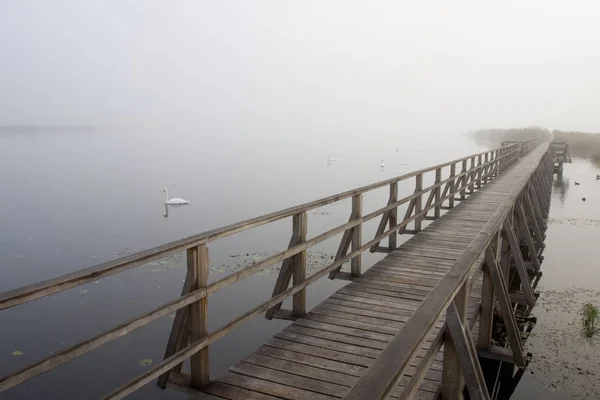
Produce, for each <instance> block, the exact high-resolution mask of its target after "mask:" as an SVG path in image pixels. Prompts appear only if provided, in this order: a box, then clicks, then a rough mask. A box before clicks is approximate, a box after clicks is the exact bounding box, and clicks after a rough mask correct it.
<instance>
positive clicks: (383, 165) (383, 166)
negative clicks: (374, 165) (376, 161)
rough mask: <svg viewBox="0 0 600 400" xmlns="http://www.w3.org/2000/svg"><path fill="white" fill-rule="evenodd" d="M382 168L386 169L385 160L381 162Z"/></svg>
mask: <svg viewBox="0 0 600 400" xmlns="http://www.w3.org/2000/svg"><path fill="white" fill-rule="evenodd" d="M381 168H385V164H384V163H383V160H381Z"/></svg>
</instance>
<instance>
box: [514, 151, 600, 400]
mask: <svg viewBox="0 0 600 400" xmlns="http://www.w3.org/2000/svg"><path fill="white" fill-rule="evenodd" d="M597 173H598V169H597V168H596V167H595V166H594V165H593V164H592V163H590V162H588V161H585V160H581V159H574V160H573V164H565V167H564V174H563V179H562V181H558V180H557V179H555V182H554V188H553V192H552V203H551V208H550V215H549V223H548V230H547V232H546V234H547V236H546V249H545V251H544V257H545V258H544V262H543V264H542V271H543V273H544V274H543V277H542V279H541V281H540V285H539V289H540V290H541V295H540V298H539V300H538V303H537V304H536V307H535V308H534V309H533V315H534V316H536V317H537V318H538V322H537V325H536V327H535V328H534V330H533V332H532V334H531V336H530V337H529V339H528V342H527V346H526V350H527V351H530V352H531V353H533V359H532V362H531V364H530V365H529V368H528V372H527V373H526V375H525V376H524V378H523V379H522V381H521V384H520V385H519V386H518V387H517V390H516V391H515V394H514V396H513V397H512V399H529V398H531V395H532V393H538V394H539V395H540V396H541V397H544V398H552V399H571V398H577V399H597V398H600V374H598V360H599V359H600V342H598V341H597V340H592V341H590V340H587V339H584V338H583V337H582V334H581V331H580V310H581V308H582V306H583V305H584V304H585V303H586V302H592V303H593V304H595V305H597V306H599V305H600V272H599V270H598V259H599V258H598V256H600V246H598V240H597V238H598V237H600V181H596V174H597ZM575 182H578V183H579V185H575ZM584 197H585V198H586V201H583V200H582V198H584Z"/></svg>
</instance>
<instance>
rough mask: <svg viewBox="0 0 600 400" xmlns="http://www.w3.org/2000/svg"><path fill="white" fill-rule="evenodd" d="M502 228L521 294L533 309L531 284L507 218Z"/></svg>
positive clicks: (533, 299) (517, 242)
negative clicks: (518, 280) (521, 290)
mask: <svg viewBox="0 0 600 400" xmlns="http://www.w3.org/2000/svg"><path fill="white" fill-rule="evenodd" d="M503 228H504V229H503V233H504V234H505V237H507V238H508V243H509V247H510V252H511V254H512V257H513V259H514V261H515V263H516V266H515V267H516V268H517V273H518V274H519V278H521V287H522V289H523V293H524V294H525V298H526V299H527V303H528V304H529V306H530V307H533V306H534V305H535V298H534V296H533V290H532V289H531V282H530V281H529V275H528V274H527V269H526V268H525V262H524V261H523V257H522V255H521V249H520V248H519V241H518V240H517V236H516V235H515V231H514V229H513V227H512V224H511V223H510V220H509V219H508V218H507V219H505V220H504V224H503Z"/></svg>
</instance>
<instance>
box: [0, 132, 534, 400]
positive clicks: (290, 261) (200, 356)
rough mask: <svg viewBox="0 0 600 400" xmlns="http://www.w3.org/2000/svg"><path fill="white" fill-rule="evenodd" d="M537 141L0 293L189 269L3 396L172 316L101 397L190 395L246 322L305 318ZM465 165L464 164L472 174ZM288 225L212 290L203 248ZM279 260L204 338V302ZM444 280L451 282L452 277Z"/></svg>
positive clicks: (1, 300)
mask: <svg viewBox="0 0 600 400" xmlns="http://www.w3.org/2000/svg"><path fill="white" fill-rule="evenodd" d="M540 141H541V140H540V139H532V140H530V141H526V142H519V143H513V144H510V145H508V146H504V147H501V148H498V149H495V150H491V151H486V152H482V153H478V154H473V155H471V156H468V157H464V158H461V159H458V160H454V161H450V162H447V163H443V164H439V165H436V166H434V167H430V168H426V169H422V170H419V171H415V172H411V173H408V174H405V175H402V176H398V177H395V178H391V179H387V180H384V181H381V182H377V183H374V184H371V185H367V186H363V187H360V188H357V189H353V190H349V191H346V192H343V193H339V194H336V195H332V196H329V197H325V198H322V199H319V200H315V201H312V202H309V203H306V204H302V205H298V206H295V207H291V208H287V209H284V210H281V211H277V212H274V213H271V214H267V215H263V216H260V217H256V218H252V219H249V220H246V221H242V222H238V223H235V224H232V225H228V226H225V227H221V228H218V229H214V230H211V231H208V232H204V233H201V234H198V235H195V236H190V237H188V238H185V239H181V240H178V241H175V242H171V243H167V244H164V245H162V246H158V247H155V248H152V249H149V250H146V251H142V252H139V253H136V254H132V255H130V256H127V257H123V258H119V259H116V260H114V261H109V262H106V263H103V264H100V265H97V266H94V267H91V268H87V269H82V270H80V271H77V272H74V273H70V274H66V275H63V276H60V277H57V278H54V279H50V280H46V281H43V282H39V283H36V284H33V285H29V286H25V287H22V288H18V289H15V290H11V291H8V292H5V293H2V294H0V311H1V310H3V309H7V308H10V307H15V306H18V305H20V304H23V303H26V302H29V301H32V300H36V299H40V298H43V297H45V296H49V295H52V294H55V293H59V292H62V291H64V290H68V289H71V288H74V287H77V286H80V285H84V284H87V283H90V282H92V281H96V280H98V279H101V278H106V277H108V276H111V275H114V274H117V273H121V272H123V271H127V270H129V269H132V268H135V267H138V266H140V265H144V264H147V263H149V262H152V261H156V260H159V259H161V258H164V257H167V256H169V255H171V254H174V253H177V252H181V251H186V252H187V266H188V270H187V275H186V279H185V283H184V286H183V290H182V294H181V297H179V298H177V299H175V300H173V301H171V302H169V303H166V304H163V305H162V306H160V307H158V308H156V309H154V310H153V311H151V312H149V313H146V314H144V315H142V316H140V317H137V318H133V319H131V320H129V321H126V322H124V323H123V324H121V325H119V326H117V327H114V328H112V329H110V330H108V331H105V332H103V333H100V334H98V335H96V336H94V337H93V338H90V339H88V340H86V341H83V342H81V343H78V344H76V345H73V346H71V347H69V348H67V349H64V350H62V351H61V352H59V353H58V354H54V355H51V356H49V357H46V358H45V359H43V360H40V361H38V362H36V363H34V364H31V365H28V366H26V367H25V368H23V369H21V370H19V371H16V372H14V373H12V374H10V375H8V376H5V377H2V378H0V392H3V391H5V390H7V389H9V388H12V387H14V386H16V385H19V384H21V383H23V382H26V381H28V380H30V379H32V378H34V377H36V376H38V375H40V374H43V373H45V372H48V371H50V370H52V369H54V368H56V367H58V366H60V365H62V364H64V363H66V362H68V361H70V360H73V359H74V358H76V357H79V356H81V355H83V354H85V353H87V352H89V351H92V350H94V349H96V348H98V347H100V346H102V345H104V344H106V343H108V342H110V341H112V340H115V339H117V338H119V337H121V336H124V335H126V334H128V333H130V332H132V331H134V330H136V329H138V328H140V327H142V326H145V325H147V324H149V323H150V322H152V321H155V320H157V319H159V318H162V317H165V316H167V315H169V314H171V313H173V312H175V311H176V316H175V319H174V321H173V328H172V331H171V335H170V337H169V340H168V342H167V350H166V352H165V358H164V360H163V361H162V362H161V363H160V364H158V365H156V366H153V367H152V368H150V369H149V370H147V371H146V372H145V373H144V374H142V375H140V376H138V377H137V378H135V379H134V380H132V381H131V382H128V383H126V384H124V385H122V386H120V387H119V388H117V389H115V390H114V391H113V392H111V393H110V394H108V395H107V396H106V397H105V398H106V399H120V398H123V397H125V396H127V395H128V394H130V393H132V392H134V391H135V390H137V389H139V388H140V387H142V386H144V385H145V384H147V383H149V382H151V381H152V380H154V379H157V378H158V385H159V386H160V387H161V388H165V387H166V386H167V385H169V384H171V383H172V385H171V386H174V387H179V388H181V387H180V386H181V384H179V383H177V384H175V383H173V382H174V380H177V381H178V382H181V381H189V382H190V385H191V386H192V387H202V386H204V385H206V384H207V383H208V382H209V379H210V368H209V363H208V349H209V346H210V345H211V344H212V343H214V342H216V341H217V340H219V339H220V338H222V337H223V336H225V335H226V334H227V333H228V332H230V331H231V330H233V329H235V328H236V327H238V326H240V325H241V324H242V323H244V322H245V321H247V320H248V319H250V318H252V317H253V316H256V315H258V314H261V313H263V312H267V314H266V315H267V318H272V317H274V316H275V317H280V318H296V317H298V316H301V315H303V314H304V313H305V312H306V295H305V289H306V287H307V286H308V285H310V284H312V283H313V282H315V281H317V280H318V279H320V278H322V277H324V276H326V275H328V274H330V277H331V278H334V277H338V278H349V277H352V276H358V275H360V273H361V254H362V253H363V252H365V251H366V250H369V249H371V250H372V251H376V250H381V249H384V250H385V248H381V247H380V246H379V243H380V242H381V241H382V240H384V239H386V238H389V246H388V248H387V250H388V251H389V250H393V249H394V248H395V247H396V235H395V234H396V233H414V232H418V231H419V230H420V229H421V227H422V221H423V220H426V219H430V218H437V217H439V216H440V215H441V210H442V209H449V208H452V207H454V205H455V202H456V201H460V200H464V199H465V198H466V196H467V195H468V194H470V193H473V192H474V191H475V189H477V188H479V187H481V186H483V185H485V184H486V183H487V182H488V181H489V180H491V179H493V178H494V177H495V176H497V175H498V174H499V173H501V172H502V171H503V170H505V169H506V168H507V167H508V166H509V165H511V164H512V163H514V162H515V161H516V160H518V159H519V157H520V156H521V155H522V154H523V149H530V148H532V147H534V146H535V145H537V144H539V143H540ZM469 161H470V166H468V163H469ZM457 166H458V168H461V169H460V172H459V173H457ZM445 172H447V177H446V178H443V175H444V173H445ZM427 173H433V174H435V182H434V184H433V185H430V186H428V187H425V188H424V187H423V176H424V175H425V174H427ZM412 178H414V179H415V190H414V193H413V194H411V195H409V196H407V197H404V198H402V199H398V182H400V181H405V180H408V179H412ZM386 186H389V187H390V198H389V201H388V204H387V205H386V206H385V207H383V208H380V209H379V210H377V211H373V212H371V213H369V214H366V215H363V213H362V196H363V194H364V193H366V192H369V191H372V190H375V189H379V188H383V187H386ZM442 187H443V190H442ZM425 195H428V196H429V197H428V199H427V201H426V202H425V204H423V202H422V199H423V196H425ZM348 198H352V214H351V216H350V219H349V221H348V222H347V223H345V224H342V225H340V226H338V227H336V228H333V229H330V230H328V231H326V232H323V233H321V234H319V235H316V236H314V237H312V238H307V237H306V232H307V211H309V210H312V209H315V208H317V207H322V206H325V205H328V204H331V203H334V202H338V201H341V200H344V199H348ZM445 202H447V205H445ZM405 203H409V207H408V211H407V213H406V215H405V217H404V219H403V220H402V221H401V222H398V221H397V208H398V207H399V206H401V205H402V204H405ZM432 210H433V216H431V217H428V215H427V214H428V212H430V211H432ZM380 216H381V217H382V220H381V223H380V226H379V229H378V230H377V234H376V236H375V238H374V239H373V240H371V241H369V242H367V243H362V242H361V237H362V233H361V226H362V224H364V223H365V222H368V221H370V220H372V219H374V218H377V217H380ZM289 217H291V218H292V220H293V232H292V237H291V240H290V244H289V247H288V249H286V250H284V251H281V252H279V253H277V254H275V255H273V256H270V257H267V258H265V259H263V260H261V261H260V262H257V263H255V264H253V265H250V266H247V267H245V268H243V269H242V270H240V271H237V272H235V273H232V274H231V275H228V276H226V277H224V278H222V279H219V280H217V281H215V282H213V283H211V284H208V267H209V254H208V247H207V244H208V243H211V242H214V241H216V240H219V239H222V238H225V237H228V236H231V235H234V234H236V233H240V232H243V231H247V230H250V229H252V228H256V227H259V226H262V225H265V224H268V223H271V222H274V221H279V220H282V219H284V218H289ZM410 223H412V224H413V225H414V229H413V230H411V231H409V230H407V229H406V228H407V226H408V225H409V224H410ZM386 226H387V229H386ZM490 229H491V228H490ZM338 234H343V236H342V240H341V243H340V246H339V250H338V252H337V255H336V257H335V259H334V261H333V262H332V263H331V264H330V265H328V266H326V267H324V268H323V269H321V270H320V271H318V272H316V273H314V274H313V275H311V276H308V277H307V275H306V251H307V249H309V248H311V247H313V246H315V245H317V244H318V243H321V242H323V241H324V240H327V239H329V238H332V237H334V236H335V235H338ZM487 244H489V243H488V242H487V239H486V241H484V242H482V246H483V245H487ZM348 251H349V253H348ZM471 256H472V255H468V257H469V258H468V259H466V261H470V260H471V258H470V257H471ZM465 257H467V256H465ZM348 261H350V262H351V271H350V273H349V274H347V273H343V272H342V271H341V270H340V269H341V267H342V265H343V264H344V263H346V262H348ZM280 262H283V264H282V268H281V271H280V275H279V277H278V280H277V284H276V287H275V290H274V292H273V296H272V297H271V298H270V299H269V300H267V301H265V302H263V303H261V304H259V305H258V306H256V307H254V308H252V309H251V310H249V311H247V312H246V313H244V314H243V315H240V316H238V317H237V318H235V319H234V320H232V321H230V322H228V323H227V324H225V325H223V326H222V327H220V328H218V329H216V330H215V331H213V332H208V330H207V321H208V315H207V301H208V297H209V296H210V295H212V294H214V293H216V292H218V291H219V290H221V289H222V288H224V287H227V286H229V285H232V284H234V283H236V282H238V281H240V280H242V279H244V278H247V277H249V276H251V275H253V274H255V273H257V272H259V271H262V270H264V269H266V268H268V267H270V266H272V265H274V264H277V263H280ZM469 265H470V264H469ZM466 270H468V268H467V267H466V266H462V267H460V269H459V270H458V271H457V272H459V273H460V274H461V275H460V277H459V278H457V279H454V280H452V281H451V282H450V283H451V285H450V287H453V288H454V289H453V290H451V291H450V292H449V293H446V294H445V295H444V296H445V297H444V302H443V303H442V304H441V305H438V304H437V303H436V310H437V311H440V310H443V309H444V308H445V307H446V306H447V305H448V304H449V303H450V302H451V300H452V299H453V298H454V297H456V294H457V293H458V292H459V291H460V288H461V285H462V284H463V283H464V279H463V278H464V276H463V272H464V271H466ZM450 275H452V276H454V274H450ZM291 279H293V285H292V286H291V287H288V285H289V282H290V280H291ZM448 279H450V278H448ZM291 296H293V307H292V310H291V311H289V312H285V311H282V310H280V307H281V303H282V302H283V301H284V300H285V299H287V298H289V297H291ZM437 311H436V312H437ZM440 312H441V311H440ZM437 314H439V312H438V313H437ZM437 314H436V315H437ZM432 318H433V314H432ZM423 337H426V335H423ZM187 359H191V376H186V375H184V374H182V373H181V366H182V363H183V362H184V361H185V360H187ZM398 371H401V370H398ZM170 378H172V379H170ZM176 378H180V379H176ZM181 378H184V379H181Z"/></svg>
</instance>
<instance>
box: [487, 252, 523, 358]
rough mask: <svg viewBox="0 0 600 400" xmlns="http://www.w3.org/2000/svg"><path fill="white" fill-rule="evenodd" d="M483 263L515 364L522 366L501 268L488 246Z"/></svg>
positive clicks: (519, 341)
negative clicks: (492, 287) (491, 282)
mask: <svg viewBox="0 0 600 400" xmlns="http://www.w3.org/2000/svg"><path fill="white" fill-rule="evenodd" d="M484 265H485V268H488V269H489V273H490V276H491V277H492V281H493V283H494V289H495V291H496V297H497V299H498V304H499V305H500V313H501V314H502V319H503V320H504V325H505V327H506V332H507V334H508V341H509V343H510V346H511V348H512V351H513V355H514V358H515V360H514V361H515V364H517V365H518V366H519V367H524V366H525V362H526V361H525V355H524V351H523V345H522V342H521V336H520V331H519V326H518V324H517V321H516V319H515V316H514V313H513V309H512V305H511V302H510V298H509V295H508V290H507V288H506V284H505V280H504V276H503V274H502V269H501V268H500V267H499V266H498V264H497V263H496V257H495V255H494V253H493V252H492V249H491V248H490V247H488V248H487V249H486V252H485V264H484Z"/></svg>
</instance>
